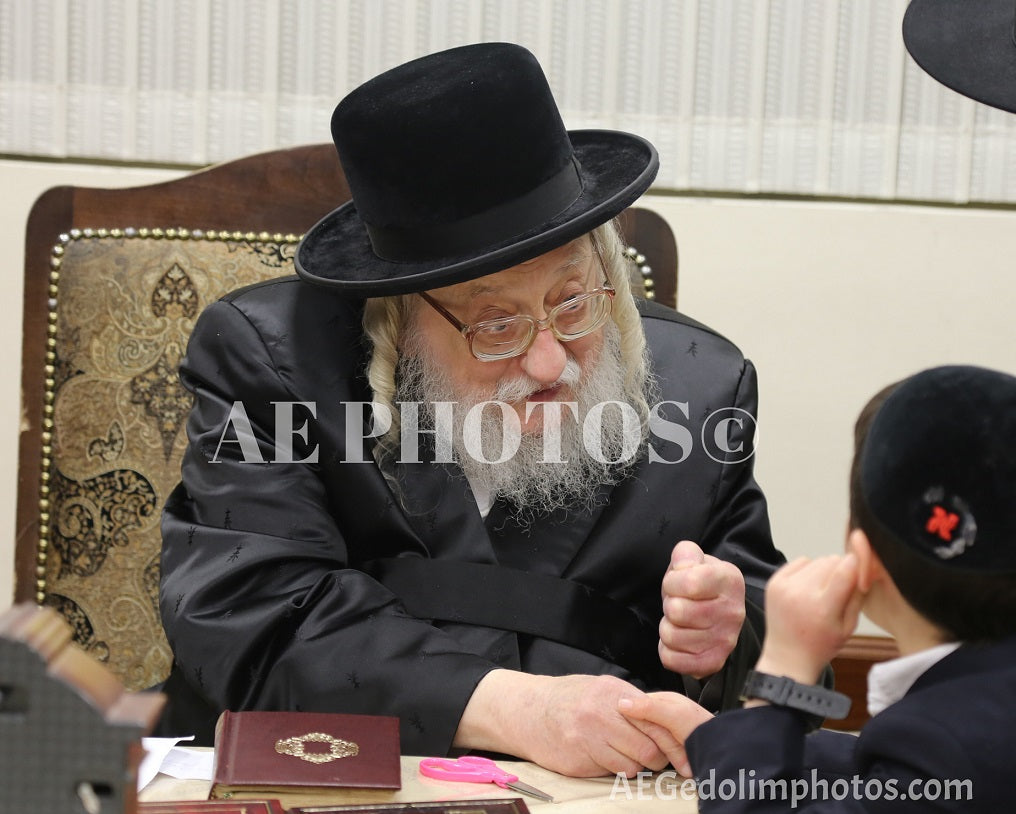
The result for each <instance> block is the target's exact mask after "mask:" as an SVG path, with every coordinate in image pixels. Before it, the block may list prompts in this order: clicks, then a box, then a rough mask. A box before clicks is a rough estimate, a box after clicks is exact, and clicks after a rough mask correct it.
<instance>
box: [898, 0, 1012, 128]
mask: <svg viewBox="0 0 1016 814" xmlns="http://www.w3.org/2000/svg"><path fill="white" fill-rule="evenodd" d="M1014 24H1016V2H1014V0H912V2H911V3H910V5H909V6H908V7H907V11H906V14H905V15H904V17H903V42H904V43H905V44H906V46H907V50H908V51H909V52H910V55H911V56H912V57H913V58H914V61H915V62H917V64H918V65H920V66H921V67H922V68H923V69H924V70H925V71H927V72H928V73H929V74H931V76H933V77H934V78H935V79H937V80H938V81H939V82H941V83H942V84H943V85H945V86H946V87H949V88H952V89H953V90H955V91H958V92H959V93H962V94H963V95H964V96H969V97H970V98H971V99H974V100H976V101H978V102H983V103H984V104H986V105H991V106H992V107H998V108H1001V109H1002V110H1008V111H1009V112H1014V113H1016V32H1014Z"/></svg>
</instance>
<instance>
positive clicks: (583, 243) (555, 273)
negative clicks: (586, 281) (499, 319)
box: [431, 235, 596, 300]
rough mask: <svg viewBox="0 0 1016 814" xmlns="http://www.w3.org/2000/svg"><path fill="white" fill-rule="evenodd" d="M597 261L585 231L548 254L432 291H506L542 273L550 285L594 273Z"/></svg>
mask: <svg viewBox="0 0 1016 814" xmlns="http://www.w3.org/2000/svg"><path fill="white" fill-rule="evenodd" d="M595 263H596V252H595V250H594V247H593V243H592V239H591V238H590V237H589V236H588V235H583V236H582V237H580V238H577V239H576V240H573V241H571V242H570V243H566V244H565V245H564V246H559V247H558V248H556V249H552V250H551V251H549V252H546V253H545V254H541V255H539V256H537V257H534V258H533V259H531V260H526V261H524V262H522V263H519V264H518V265H516V266H512V267H510V268H507V269H502V270H501V271H495V272H493V273H491V274H487V275H485V276H483V277H477V278H476V279H475V280H467V281H466V282H464V283H457V284H455V285H451V286H447V287H445V288H438V289H434V290H433V291H432V292H431V293H434V294H437V295H439V296H445V297H450V298H452V299H461V300H469V299H473V298H475V297H479V296H482V295H491V294H494V295H496V294H503V293H510V292H513V291H516V290H518V288H519V287H520V286H521V285H523V284H526V283H530V282H531V281H532V280H533V278H534V277H536V276H538V275H542V276H543V277H544V278H545V279H546V282H547V285H548V286H552V285H554V284H556V283H557V282H558V281H559V280H560V279H561V278H563V277H567V276H569V275H571V274H574V273H576V272H577V273H580V274H581V273H591V271H592V269H593V268H594V267H595Z"/></svg>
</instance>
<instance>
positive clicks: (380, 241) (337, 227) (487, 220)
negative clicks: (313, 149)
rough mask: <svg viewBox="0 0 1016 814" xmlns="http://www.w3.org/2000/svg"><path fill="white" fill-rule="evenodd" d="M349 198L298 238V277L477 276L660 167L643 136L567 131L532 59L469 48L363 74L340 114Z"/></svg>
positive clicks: (587, 220) (351, 288)
mask: <svg viewBox="0 0 1016 814" xmlns="http://www.w3.org/2000/svg"><path fill="white" fill-rule="evenodd" d="M332 139H333V140H334V141H335V146H336V149H337V150H338V153H339V160H340V161H341V163H342V168H343V170H344V172H345V174H346V180H347V181H348V182H349V188H350V190H351V192H352V194H353V200H352V201H351V202H349V203H347V204H345V205H344V206H341V207H339V208H338V209H336V210H335V211H333V212H331V213H329V214H328V215H326V216H325V217H324V218H323V219H322V220H321V221H319V222H318V223H317V224H316V225H315V226H313V227H312V228H311V229H310V231H308V232H307V234H306V235H305V236H304V238H303V240H302V241H301V242H300V245H299V247H298V248H297V253H296V270H297V273H298V274H299V275H300V277H302V278H303V279H304V280H307V281H308V282H311V283H315V284H318V285H324V286H328V287H331V288H333V289H335V290H337V291H340V292H343V293H347V294H350V295H353V296H358V297H373V296H382V295H390V294H403V293H408V292H414V291H422V290H426V289H430V288H438V287H441V286H445V285H451V284H453V283H458V282H463V281H465V280H471V279H474V278H476V277H481V276H483V275H485V274H490V273H492V272H495V271H500V270H502V269H505V268H509V267H511V266H514V265H517V264H518V263H521V262H523V261H525V260H530V259H532V258H534V257H537V256H538V255H541V254H544V253H546V252H548V251H550V250H552V249H555V248H557V247H559V246H563V245H565V244H566V243H568V242H569V241H571V240H574V239H575V238H577V237H579V236H581V235H583V234H585V233H586V232H588V231H590V230H591V229H593V228H595V227H596V226H599V225H601V224H603V223H606V222H607V221H608V220H610V219H611V218H613V217H614V216H615V215H618V214H620V213H621V212H622V211H623V210H624V209H626V208H627V207H628V206H630V205H631V204H632V203H634V202H635V200H637V199H638V198H639V196H640V195H641V194H642V193H643V192H645V191H646V189H648V188H649V185H650V184H651V183H652V181H653V178H655V176H656V171H657V169H658V167H659V159H658V157H657V154H656V150H655V149H654V148H653V146H652V145H651V144H649V142H647V141H645V140H644V139H642V138H640V137H638V136H634V135H631V134H628V133H622V132H617V131H609V130H579V131H571V132H568V131H567V130H565V127H564V124H563V122H562V121H561V115H560V113H559V112H558V109H557V105H556V104H555V102H554V98H553V96H552V95H551V91H550V86H549V84H548V83H547V79H546V77H545V76H544V74H543V71H542V69H541V68H540V65H539V63H538V62H537V61H536V58H535V57H534V56H533V55H532V54H531V53H530V52H529V51H527V50H526V49H525V48H522V47H521V46H518V45H512V44H509V43H483V44H479V45H466V46H462V47H459V48H453V49H451V50H448V51H442V52H440V53H436V54H431V55H430V56H425V57H421V58H419V59H415V60H413V61H412V62H408V63H406V64H404V65H400V66H398V67H396V68H393V69H391V70H390V71H386V72H385V73H383V74H380V75H379V76H377V77H375V78H373V79H371V80H369V81H368V82H366V83H364V84H363V85H361V86H360V87H358V88H356V89H355V90H353V91H352V92H351V93H349V95H347V96H346V97H345V98H344V99H343V100H342V101H341V102H339V104H338V106H337V107H336V108H335V112H334V114H333V115H332Z"/></svg>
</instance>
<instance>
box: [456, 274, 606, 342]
mask: <svg viewBox="0 0 1016 814" xmlns="http://www.w3.org/2000/svg"><path fill="white" fill-rule="evenodd" d="M609 313H610V295H609V294H608V293H607V292H606V291H595V292H589V293H587V294H582V295H580V296H578V297H575V298H574V299H571V300H567V301H566V302H563V303H561V304H560V305H558V306H557V307H555V308H554V309H553V310H552V311H551V312H550V314H549V315H548V321H549V323H550V328H551V330H552V331H553V332H554V334H555V336H557V338H558V339H561V340H563V341H565V342H567V341H570V340H573V339H579V338H580V337H582V336H585V335H586V334H588V333H590V332H591V331H593V330H595V329H596V328H598V327H599V326H600V324H601V323H602V322H603V319H604V317H606V316H607V314H609ZM536 331H537V321H536V320H535V319H534V318H533V317H531V316H526V315H519V316H514V317H505V318H504V319H497V320H492V321H491V322H488V323H483V324H481V325H478V326H477V327H476V328H475V330H474V331H473V334H472V350H473V354H474V355H476V356H477V357H480V358H483V357H486V358H504V357H506V356H512V355H515V354H518V353H522V352H523V351H524V350H525V349H526V348H528V347H529V345H530V342H531V340H532V338H533V337H534V336H535V334H536Z"/></svg>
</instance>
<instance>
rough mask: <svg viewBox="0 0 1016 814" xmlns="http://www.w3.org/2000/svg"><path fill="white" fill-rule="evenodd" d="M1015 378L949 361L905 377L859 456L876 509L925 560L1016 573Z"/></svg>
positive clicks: (868, 499) (866, 492) (867, 495)
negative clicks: (1015, 498) (1014, 495)
mask: <svg viewBox="0 0 1016 814" xmlns="http://www.w3.org/2000/svg"><path fill="white" fill-rule="evenodd" d="M1014 449H1016V377H1013V376H1011V375H1009V374H1008V373H1004V372H1002V371H997V370H989V369H987V368H982V367H974V366H971V365H946V366H942V367H936V368H931V369H929V370H924V371H921V372H920V373H916V374H914V375H913V376H911V377H909V378H907V379H904V380H903V381H902V382H900V384H899V385H898V386H897V387H896V388H895V389H894V390H893V391H892V393H891V394H890V395H889V396H888V398H886V400H885V402H884V403H883V404H882V406H881V407H880V408H879V409H878V412H877V413H876V414H875V417H874V419H873V420H872V423H871V427H870V429H869V430H868V435H867V438H866V439H865V442H864V446H863V449H862V452H861V459H860V470H859V471H860V486H861V494H862V496H863V498H864V501H865V504H866V505H867V506H868V508H869V510H870V511H871V513H872V515H873V516H874V517H875V518H876V519H877V520H878V521H879V522H880V523H881V525H882V526H884V527H885V528H886V529H888V530H889V531H891V532H892V533H893V535H894V536H895V537H896V538H897V539H898V540H900V541H901V542H903V543H905V544H906V545H907V546H908V547H909V548H910V549H911V550H912V551H914V552H916V553H917V554H919V555H920V556H922V557H924V558H925V559H928V560H931V561H933V562H936V563H938V564H939V565H942V566H943V567H948V568H955V569H957V570H962V571H970V572H973V571H977V572H984V573H987V572H1010V573H1016V501H1014V500H1013V494H1014V492H1016V455H1014V454H1013V450H1014Z"/></svg>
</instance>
